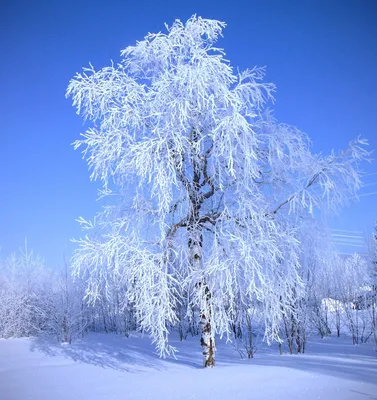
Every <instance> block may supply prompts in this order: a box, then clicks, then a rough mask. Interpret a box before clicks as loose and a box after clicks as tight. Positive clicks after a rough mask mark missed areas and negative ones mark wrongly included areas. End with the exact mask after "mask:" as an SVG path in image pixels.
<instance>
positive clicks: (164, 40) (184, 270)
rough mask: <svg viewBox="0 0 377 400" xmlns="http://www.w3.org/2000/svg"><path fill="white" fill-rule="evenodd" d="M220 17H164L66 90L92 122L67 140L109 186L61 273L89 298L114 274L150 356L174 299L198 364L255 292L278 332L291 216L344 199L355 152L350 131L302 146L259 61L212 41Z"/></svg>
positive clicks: (170, 320)
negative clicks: (313, 147)
mask: <svg viewBox="0 0 377 400" xmlns="http://www.w3.org/2000/svg"><path fill="white" fill-rule="evenodd" d="M224 27H225V23H223V22H219V21H215V20H208V19H203V18H200V17H197V16H193V17H191V18H190V19H189V20H188V21H187V22H186V23H185V24H184V23H182V22H181V21H179V20H176V21H175V22H174V23H173V25H172V26H170V27H169V26H166V33H162V32H160V33H157V34H151V33H150V34H148V35H147V36H146V37H145V38H144V40H142V41H140V42H137V44H136V45H135V46H130V47H127V48H126V49H125V50H123V51H122V52H121V56H122V60H121V62H120V63H119V64H114V63H112V64H111V65H110V66H109V67H105V68H102V69H99V70H96V69H95V68H94V67H93V66H92V65H90V66H89V67H88V68H84V70H83V72H81V73H77V74H76V76H75V77H74V78H73V79H72V80H71V81H70V83H69V86H68V90H67V96H70V97H72V99H73V105H74V106H76V108H77V113H78V114H81V115H82V116H83V117H84V118H85V119H87V120H89V121H91V122H92V124H91V126H90V127H89V128H88V129H87V131H86V132H85V133H83V134H82V138H81V139H80V140H77V141H76V142H75V143H74V147H75V149H78V148H81V149H82V151H83V156H84V157H85V158H86V160H87V162H88V166H89V168H90V170H91V175H90V177H91V179H93V180H101V181H102V183H103V186H104V188H103V191H102V192H101V197H108V195H112V196H114V195H117V197H112V198H113V202H112V205H109V204H108V205H107V206H106V207H105V208H104V210H103V212H102V213H100V214H99V215H97V216H96V218H95V221H93V222H88V223H86V222H85V221H83V220H82V221H81V223H83V224H85V225H86V228H88V229H89V231H88V235H87V236H86V237H85V238H83V239H81V240H78V248H77V250H76V252H75V255H74V258H73V267H74V272H75V274H77V275H82V276H84V277H86V279H87V284H88V286H87V296H88V298H89V299H92V300H93V299H96V298H98V297H99V296H101V295H103V293H105V294H106V290H105V291H103V290H102V289H101V288H102V287H105V288H106V283H107V282H108V281H114V279H115V280H117V281H118V282H119V284H121V285H123V287H124V288H125V290H124V297H125V300H126V301H128V302H131V303H132V304H133V306H134V307H135V311H136V315H137V316H138V319H139V323H140V326H141V327H142V328H143V329H144V330H146V331H149V332H150V334H151V336H152V338H153V340H154V341H155V342H156V344H157V348H158V350H159V352H160V354H161V355H164V354H167V353H170V352H174V349H172V348H171V347H169V344H168V334H169V329H170V328H171V327H172V326H174V325H176V324H177V318H178V317H177V310H178V309H181V308H182V305H185V306H187V315H189V314H190V315H192V312H193V313H194V314H195V315H196V317H197V318H198V319H199V320H200V325H201V330H202V339H201V344H202V346H203V353H204V356H205V357H204V358H205V360H204V363H205V365H206V366H212V365H214V353H215V344H214V343H215V341H214V336H215V334H216V333H218V334H220V335H227V336H228V337H229V338H230V337H231V334H232V332H231V324H232V323H233V322H234V321H235V320H236V319H237V318H240V315H239V314H240V313H241V314H242V313H247V310H248V309H249V308H250V307H251V305H252V304H255V303H256V302H257V303H258V304H261V305H262V306H263V308H264V313H263V315H264V318H265V327H266V329H265V340H267V341H268V342H270V341H274V340H275V341H281V337H280V325H281V320H282V306H283V308H284V307H285V305H284V304H283V305H282V302H286V306H287V307H289V305H291V304H293V303H294V301H295V299H296V297H295V296H297V295H298V293H299V292H300V290H301V289H302V278H301V275H300V273H299V268H300V256H301V253H300V251H301V250H300V240H299V237H300V236H299V235H298V228H299V226H300V221H301V218H303V216H305V215H313V213H314V210H315V209H321V210H324V209H329V210H337V209H338V208H339V206H341V205H342V204H343V203H344V202H345V201H346V199H347V198H350V197H354V196H355V195H356V193H357V190H358V188H359V187H360V185H361V181H360V178H359V172H358V168H359V162H361V161H363V160H364V159H366V158H368V152H367V151H366V150H365V145H366V142H365V141H364V140H363V139H360V138H358V139H356V140H354V141H353V142H351V143H350V145H349V147H348V148H347V149H346V150H344V151H340V152H338V153H336V152H331V153H330V155H328V156H323V155H321V154H312V153H311V151H310V141H309V139H308V137H307V136H306V135H305V134H304V133H302V132H301V131H299V130H298V129H297V128H295V127H292V126H288V125H286V124H280V123H277V121H275V119H274V118H273V116H272V113H271V112H269V111H268V110H267V108H266V103H267V102H269V101H272V100H273V97H272V96H273V93H274V91H275V86H274V85H273V84H271V83H265V82H263V78H264V74H265V70H264V68H252V69H248V70H245V71H243V72H237V73H236V72H235V70H234V69H233V68H232V66H231V64H230V62H229V61H228V60H226V58H225V53H224V51H223V49H220V48H217V47H215V43H216V42H217V40H218V39H219V37H221V36H222V30H223V28H224ZM115 199H116V200H115ZM244 315H245V314H244Z"/></svg>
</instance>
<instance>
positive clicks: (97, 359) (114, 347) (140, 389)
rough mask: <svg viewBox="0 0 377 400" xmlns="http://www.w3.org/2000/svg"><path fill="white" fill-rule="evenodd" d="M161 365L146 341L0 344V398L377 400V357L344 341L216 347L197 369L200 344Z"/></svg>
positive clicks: (109, 338)
mask: <svg viewBox="0 0 377 400" xmlns="http://www.w3.org/2000/svg"><path fill="white" fill-rule="evenodd" d="M174 344H175V345H176V346H177V347H178V349H179V351H180V352H179V355H178V359H177V360H174V359H166V360H161V359H159V358H158V357H157V356H156V355H155V353H154V348H153V346H151V345H150V344H149V342H148V340H147V339H146V338H144V339H143V338H141V337H139V336H137V335H134V336H133V337H131V338H129V339H126V338H122V337H119V336H115V335H105V334H91V335H89V336H88V337H86V338H85V339H83V340H82V341H79V342H76V343H74V344H72V345H57V344H55V343H54V342H53V341H52V340H51V339H42V338H31V339H10V340H0V399H1V400H63V399H64V400H86V399H88V400H142V399H153V400H160V399H161V400H162V399H163V400H168V399H174V400H175V399H182V400H186V399H206V400H209V399H217V400H222V399H227V400H228V399H232V400H233V399H242V400H245V399H255V400H263V399H271V400H284V399H289V400H295V399H305V400H312V399H324V400H326V399H329V400H330V399H331V400H333V399H335V400H357V399H360V400H373V399H374V400H377V353H376V352H375V351H374V348H373V346H372V345H368V344H366V345H359V346H353V345H351V344H350V340H349V338H336V337H331V338H327V339H324V340H320V339H318V340H313V341H312V342H311V343H309V345H308V349H307V354H305V355H283V356H279V355H278V350H277V348H276V346H274V347H271V348H267V347H264V348H262V349H260V350H259V351H258V353H257V354H256V357H255V358H254V359H253V360H241V359H240V357H239V356H238V355H237V354H236V353H235V352H234V350H233V349H232V347H231V346H229V345H227V346H226V345H225V344H224V343H219V344H218V353H217V366H216V368H214V369H207V370H204V369H202V368H201V354H200V347H199V346H198V339H197V338H195V339H192V338H189V339H188V340H187V341H185V342H182V343H181V342H179V341H178V340H177V341H176V343H174Z"/></svg>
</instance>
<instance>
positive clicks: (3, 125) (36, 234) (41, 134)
mask: <svg viewBox="0 0 377 400" xmlns="http://www.w3.org/2000/svg"><path fill="white" fill-rule="evenodd" d="M194 13H196V14H198V15H201V16H203V17H205V18H215V19H219V20H223V21H225V22H227V24H228V27H227V29H226V30H225V38H224V39H223V40H222V41H221V43H220V46H222V47H224V48H225V50H226V52H227V56H228V58H229V59H230V60H231V62H232V65H233V66H239V67H240V68H241V69H243V68H246V67H252V66H254V65H266V66H267V68H268V70H267V80H268V81H271V82H274V83H276V85H277V87H278V92H277V94H276V100H277V102H276V107H275V110H276V116H277V117H278V119H279V120H281V121H284V122H287V123H290V124H293V125H296V126H298V127H299V128H300V129H302V130H304V131H305V132H307V133H308V134H309V135H310V136H311V138H312V140H313V143H314V149H315V150H316V151H322V152H324V153H326V152H328V151H329V150H331V149H332V148H335V149H339V148H342V147H344V146H346V144H347V143H348V141H349V140H351V139H352V138H353V137H355V136H356V135H358V134H362V135H364V136H365V137H367V138H368V139H369V140H370V143H371V147H372V148H374V149H377V75H376V73H377V1H374V0H369V1H367V0H354V1H351V0H348V1H347V0H331V1H329V0H326V1H323V0H317V1H306V0H295V1H289V0H284V1H271V0H258V1H254V0H249V1H238V0H233V1H229V0H227V1H221V0H216V1H204V0H200V1H196V0H191V1H159V0H148V1H139V2H137V1H127V0H122V1H113V0H107V1H96V0H92V1H82V0H76V1H71V0H65V1H40V0H34V1H26V0H25V1H19V0H2V1H1V2H0V90H1V92H0V96H1V97H0V117H1V120H0V145H1V146H0V245H1V246H2V248H3V254H4V253H5V254H6V253H8V252H10V251H12V250H15V249H17V248H18V246H20V245H21V244H22V243H23V240H24V238H25V237H28V241H29V244H30V246H31V247H33V248H34V249H35V251H36V252H38V253H39V254H41V255H42V256H43V257H44V258H45V259H46V261H47V262H48V263H49V264H54V263H60V262H61V259H62V254H63V253H65V254H66V255H67V256H70V255H71V251H72V249H73V245H72V244H71V243H70V241H69V239H70V238H73V237H76V238H77V237H79V236H80V234H81V231H80V228H79V226H78V224H77V223H76V222H75V218H77V217H79V216H83V217H86V218H90V217H91V216H93V215H94V213H95V212H96V211H97V210H98V208H99V204H98V203H96V201H95V198H96V184H94V183H91V182H89V178H88V176H89V174H88V172H87V167H86V164H85V162H84V161H83V160H82V159H81V155H80V153H79V152H75V151H74V150H73V149H72V147H71V146H70V143H72V142H73V140H75V139H76V138H77V137H78V135H79V133H80V132H81V131H82V122H81V119H80V118H79V117H78V116H77V115H76V114H75V110H74V109H73V108H72V107H71V103H70V100H66V99H65V97H64V93H65V89H66V86H67V84H68V81H69V79H70V78H71V77H72V76H73V75H74V74H75V72H76V71H78V70H80V69H81V67H83V66H87V65H88V62H91V63H92V64H93V65H94V66H95V67H102V66H105V65H107V64H108V63H109V60H110V59H114V60H119V51H120V50H121V49H123V48H125V47H126V46H128V45H132V44H134V43H135V41H136V40H138V39H142V38H143V36H144V35H145V34H146V33H147V32H157V31H160V30H162V29H163V23H164V22H167V23H171V22H173V20H174V19H175V18H179V19H181V20H186V19H188V18H189V17H190V16H191V15H192V14H194ZM366 172H368V173H369V174H373V173H377V163H376V162H374V163H373V164H372V165H369V166H367V167H366ZM365 182H367V183H369V184H370V185H369V186H368V187H366V188H365V189H363V191H362V194H370V193H373V192H377V184H375V183H376V182H377V174H376V175H368V176H367V177H366V178H365ZM360 199H361V202H360V203H359V204H355V205H353V206H351V207H349V208H348V209H346V210H344V211H343V212H342V213H341V215H340V217H337V218H334V219H333V220H332V221H331V227H333V228H334V229H342V230H347V231H355V232H356V233H355V236H357V235H360V233H361V235H362V234H363V233H364V232H368V233H369V232H371V230H372V227H373V224H374V221H375V220H377V194H370V195H367V196H362V197H361V198H360ZM337 232H338V233H339V232H340V231H337ZM345 233H346V234H349V232H348V233H347V232H345ZM351 240H352V239H351ZM356 242H357V240H356ZM354 244H355V243H354ZM347 249H348V247H347ZM351 249H352V247H351ZM354 249H355V250H358V248H357V247H355V248H354Z"/></svg>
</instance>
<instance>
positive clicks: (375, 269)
mask: <svg viewBox="0 0 377 400" xmlns="http://www.w3.org/2000/svg"><path fill="white" fill-rule="evenodd" d="M370 254H371V257H370V263H371V274H370V281H371V292H372V293H371V299H370V314H371V321H372V331H373V337H374V342H375V344H376V346H377V222H376V225H375V227H374V233H373V236H372V242H371V248H370Z"/></svg>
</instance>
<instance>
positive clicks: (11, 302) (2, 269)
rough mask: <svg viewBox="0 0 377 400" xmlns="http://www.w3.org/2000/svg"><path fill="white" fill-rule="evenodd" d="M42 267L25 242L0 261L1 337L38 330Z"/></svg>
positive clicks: (35, 332) (18, 335) (39, 260)
mask: <svg viewBox="0 0 377 400" xmlns="http://www.w3.org/2000/svg"><path fill="white" fill-rule="evenodd" d="M42 270H43V261H42V260H41V259H40V258H39V257H38V256H35V255H34V253H33V251H32V250H29V249H28V247H27V243H26V242H25V246H24V248H21V249H20V251H19V252H18V253H13V254H11V255H10V256H9V257H7V258H5V259H3V260H0V337H3V338H8V337H21V336H32V335H36V334H37V333H39V331H40V329H41V323H42V320H41V315H40V313H39V312H38V310H39V299H40V293H41V285H40V283H41V281H40V274H41V272H42Z"/></svg>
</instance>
